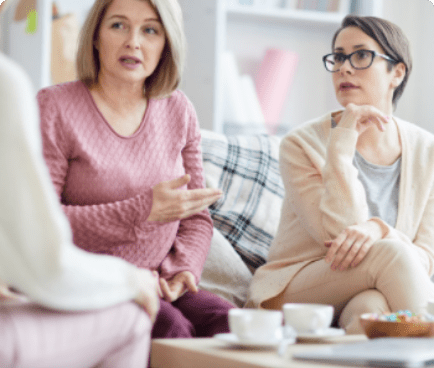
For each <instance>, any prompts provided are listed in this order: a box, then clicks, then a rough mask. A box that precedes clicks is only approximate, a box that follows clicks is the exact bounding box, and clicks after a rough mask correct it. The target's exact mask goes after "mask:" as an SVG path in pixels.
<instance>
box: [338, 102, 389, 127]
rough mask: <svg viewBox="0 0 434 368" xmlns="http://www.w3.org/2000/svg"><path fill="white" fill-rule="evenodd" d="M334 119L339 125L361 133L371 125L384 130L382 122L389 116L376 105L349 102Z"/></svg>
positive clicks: (384, 122) (386, 120) (386, 121)
mask: <svg viewBox="0 0 434 368" xmlns="http://www.w3.org/2000/svg"><path fill="white" fill-rule="evenodd" d="M335 120H336V122H337V123H338V125H339V126H340V127H342V128H349V129H354V130H356V131H357V132H358V133H359V134H361V133H363V132H364V131H365V130H366V129H368V128H370V127H371V126H375V127H377V129H378V130H379V131H380V132H384V131H385V127H384V124H387V123H388V122H389V121H390V117H389V116H387V115H384V113H382V112H381V111H380V110H378V109H377V108H376V107H373V106H370V105H362V106H359V105H355V104H353V103H350V104H348V105H347V106H346V108H345V110H344V111H343V113H342V114H341V115H340V116H337V117H335Z"/></svg>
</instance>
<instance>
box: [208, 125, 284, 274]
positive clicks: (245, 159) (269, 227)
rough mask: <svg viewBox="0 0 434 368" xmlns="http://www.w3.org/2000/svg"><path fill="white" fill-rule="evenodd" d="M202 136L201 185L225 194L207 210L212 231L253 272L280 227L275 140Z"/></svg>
mask: <svg viewBox="0 0 434 368" xmlns="http://www.w3.org/2000/svg"><path fill="white" fill-rule="evenodd" d="M201 133H202V154H203V164H204V174H205V181H206V185H207V187H212V188H220V189H222V190H223V193H224V194H223V196H222V198H220V199H219V200H218V201H217V202H216V203H214V204H213V205H211V206H210V208H209V210H210V213H211V217H212V219H213V221H214V227H215V228H216V229H218V230H219V231H220V232H221V234H222V235H223V236H224V237H225V238H226V239H227V240H228V241H229V243H230V244H231V245H232V246H233V247H234V249H235V250H236V252H237V253H238V254H239V255H240V256H241V258H242V259H243V261H244V262H245V264H246V265H247V266H248V267H249V269H250V270H251V271H252V272H253V271H254V270H255V269H256V268H258V267H259V266H260V265H262V264H263V263H265V261H266V259H267V255H268V250H269V247H270V244H271V241H272V240H273V238H274V236H275V234H276V231H277V227H278V224H279V218H280V208H281V205H282V199H283V193H284V189H283V184H282V181H281V177H280V173H279V164H278V160H279V143H280V139H279V138H278V137H276V136H268V135H240V136H225V135H223V134H218V133H215V132H212V131H209V130H202V131H201Z"/></svg>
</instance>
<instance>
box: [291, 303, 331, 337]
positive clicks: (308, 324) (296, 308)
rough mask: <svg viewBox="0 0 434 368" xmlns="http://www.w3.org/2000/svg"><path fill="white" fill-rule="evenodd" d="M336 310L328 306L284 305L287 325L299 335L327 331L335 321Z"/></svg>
mask: <svg viewBox="0 0 434 368" xmlns="http://www.w3.org/2000/svg"><path fill="white" fill-rule="evenodd" d="M333 312H334V308H333V306H331V305H326V304H310V303H286V304H284V305H283V314H284V317H285V325H289V326H291V327H293V328H294V329H295V330H296V331H297V333H311V332H318V331H320V330H325V329H327V328H329V327H330V325H331V323H332V321H333Z"/></svg>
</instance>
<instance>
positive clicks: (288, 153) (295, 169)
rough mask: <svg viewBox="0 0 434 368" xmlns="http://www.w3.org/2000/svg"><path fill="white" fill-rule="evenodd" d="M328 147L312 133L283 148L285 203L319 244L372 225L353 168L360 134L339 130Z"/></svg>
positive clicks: (332, 133) (293, 139)
mask: <svg viewBox="0 0 434 368" xmlns="http://www.w3.org/2000/svg"><path fill="white" fill-rule="evenodd" d="M317 128H318V127H317ZM302 129H306V128H302ZM324 141H325V139H324ZM324 141H323V140H321V138H319V136H318V133H317V132H316V133H314V132H313V128H312V127H310V128H308V130H305V131H304V132H302V133H300V132H298V133H297V132H296V133H295V134H290V135H289V136H288V137H286V138H285V139H284V140H283V141H282V143H281V148H280V165H281V173H282V179H283V183H284V185H285V189H286V191H287V192H288V196H287V198H286V200H290V201H291V205H292V207H293V208H294V210H295V212H296V213H297V216H298V218H299V220H300V222H301V224H302V225H303V227H304V228H305V229H306V230H307V231H308V232H309V234H310V235H311V236H312V238H314V239H315V240H316V241H317V242H318V243H320V244H323V243H324V241H326V240H330V239H334V238H335V237H336V236H337V235H338V234H339V233H340V232H341V231H342V230H344V229H345V228H346V227H348V226H350V225H354V224H356V223H361V222H364V221H367V220H368V206H367V201H366V194H365V190H364V188H363V185H362V183H361V182H360V181H359V180H358V178H357V175H358V172H357V169H356V168H355V167H354V166H353V164H352V160H353V156H354V152H355V147H356V142H357V133H356V132H353V131H351V130H349V129H345V128H340V127H336V128H334V129H332V130H331V131H330V135H329V137H328V140H327V143H325V142H324Z"/></svg>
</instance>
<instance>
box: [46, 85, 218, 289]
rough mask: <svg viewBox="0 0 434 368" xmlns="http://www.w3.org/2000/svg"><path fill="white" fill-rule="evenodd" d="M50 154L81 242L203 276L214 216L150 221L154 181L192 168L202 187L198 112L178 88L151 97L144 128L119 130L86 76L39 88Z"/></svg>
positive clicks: (140, 262)
mask: <svg viewBox="0 0 434 368" xmlns="http://www.w3.org/2000/svg"><path fill="white" fill-rule="evenodd" d="M38 102H39V108H40V113H41V129H42V137H43V149H44V157H45V160H46V162H47V164H48V167H49V171H50V174H51V178H52V180H53V183H54V186H55V188H56V190H57V193H58V195H59V197H60V199H61V202H62V205H63V209H64V211H65V213H66V215H67V216H68V218H69V221H70V223H71V227H72V230H73V234H74V242H75V244H77V245H78V246H80V247H81V248H83V249H85V250H88V251H91V252H95V253H104V254H112V255H116V256H119V257H121V258H123V259H125V260H127V261H129V262H131V263H133V264H135V265H137V266H139V267H144V268H148V269H151V270H158V271H159V272H160V275H161V277H165V278H170V277H171V276H173V275H175V274H176V273H178V272H181V271H185V270H188V271H191V272H192V273H193V274H194V275H195V277H196V281H197V282H198V281H199V278H200V274H201V272H202V268H203V264H204V262H205V258H206V256H207V253H208V250H209V247H210V242H211V236H212V229H213V225H212V220H211V218H210V215H209V213H208V211H206V210H205V211H203V212H201V213H199V214H197V215H195V216H192V217H190V218H188V219H185V220H182V221H174V222H170V223H158V222H150V221H147V218H148V216H149V214H150V211H151V207H152V189H151V188H152V187H153V186H154V185H156V184H158V183H160V182H162V181H166V180H170V179H174V178H177V177H180V176H182V175H183V174H184V173H188V174H190V176H191V182H190V183H189V184H188V188H189V189H194V188H202V187H203V186H204V179H203V174H202V156H201V151H200V130H199V126H198V122H197V117H196V113H195V110H194V108H193V106H192V104H191V103H190V101H189V100H188V99H187V98H186V96H185V95H184V94H183V93H182V92H180V91H176V92H174V93H173V94H172V96H171V97H169V98H164V99H159V100H157V99H151V100H150V101H149V103H148V107H147V109H146V113H145V116H144V118H143V121H142V123H141V125H140V127H139V129H138V130H137V131H136V132H135V133H134V134H133V135H131V136H129V137H124V136H120V135H119V134H117V133H116V132H115V131H114V130H113V129H112V128H111V126H110V125H109V124H108V123H107V121H106V120H105V119H104V117H103V116H102V114H101V113H100V111H99V110H98V108H97V106H96V104H95V102H94V100H93V98H92V96H91V94H90V92H89V90H88V89H87V87H86V86H85V85H84V84H83V83H82V82H71V83H65V84H62V85H57V86H52V87H48V88H45V89H43V90H41V91H39V93H38Z"/></svg>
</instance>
